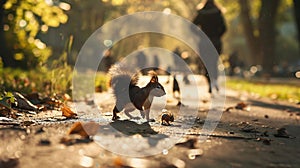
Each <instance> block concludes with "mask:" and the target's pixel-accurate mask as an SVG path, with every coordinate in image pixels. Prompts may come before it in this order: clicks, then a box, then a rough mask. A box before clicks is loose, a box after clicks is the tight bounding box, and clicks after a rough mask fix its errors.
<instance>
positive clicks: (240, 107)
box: [225, 102, 250, 112]
mask: <svg viewBox="0 0 300 168" xmlns="http://www.w3.org/2000/svg"><path fill="white" fill-rule="evenodd" d="M232 109H237V110H244V111H250V106H249V104H247V103H245V102H239V103H237V104H236V105H235V106H230V107H228V108H226V109H225V112H230V110H232Z"/></svg>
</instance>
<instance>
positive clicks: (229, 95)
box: [0, 77, 300, 168]
mask: <svg viewBox="0 0 300 168" xmlns="http://www.w3.org/2000/svg"><path fill="white" fill-rule="evenodd" d="M190 79H191V84H190V85H185V84H184V83H183V82H182V80H181V78H180V77H179V78H178V80H179V84H180V86H181V90H182V95H183V97H182V102H183V104H185V105H186V106H185V107H177V106H176V104H177V100H176V99H174V98H173V97H172V96H171V94H170V90H171V85H170V83H169V84H167V78H166V77H160V82H161V83H163V85H164V86H165V87H166V90H167V93H168V94H167V95H168V96H167V97H164V98H162V99H157V100H156V101H155V102H154V107H153V108H152V110H151V116H152V118H154V119H156V122H153V123H149V124H147V123H144V122H143V120H127V119H126V115H123V114H122V113H121V119H122V120H120V121H117V122H112V121H111V117H112V116H111V109H112V108H113V105H114V104H113V103H114V99H113V98H112V96H111V94H109V93H99V94H96V97H95V98H96V99H95V104H92V103H90V102H78V103H77V105H76V106H73V107H74V108H76V109H77V112H78V116H79V119H72V120H68V121H57V120H53V121H45V122H37V123H36V124H33V125H30V126H28V127H7V126H5V127H4V126H2V127H0V137H1V148H0V149H1V150H0V160H1V162H0V167H4V166H6V167H7V166H9V165H12V167H13V165H16V167H40V166H41V165H43V167H101V168H102V167H126V166H127V167H299V165H300V160H299V158H300V148H299V147H300V141H299V137H300V129H299V128H300V123H299V119H300V118H299V112H300V107H299V105H294V104H289V103H286V102H278V101H271V100H267V99H262V98H260V99H259V98H253V97H251V96H249V95H245V94H240V93H238V92H234V91H230V90H225V89H224V88H221V92H220V93H219V94H216V93H215V94H214V96H213V97H212V98H211V97H210V95H208V94H207V93H206V90H207V85H206V82H205V80H204V78H202V77H196V78H195V79H196V80H195V81H193V78H192V77H190ZM143 81H147V79H145V80H142V82H141V85H143ZM195 86H200V87H195ZM224 91H226V92H224ZM224 98H226V99H224ZM224 101H225V104H224ZM240 102H244V103H247V104H249V106H247V108H245V109H244V110H239V109H235V108H233V109H230V110H228V111H227V112H223V111H224V110H225V109H226V108H228V107H234V106H236V105H237V104H238V103H240ZM89 104H90V105H89ZM162 108H166V109H167V110H168V111H170V112H172V113H173V114H174V115H175V121H174V122H173V123H171V126H162V125H161V124H160V122H159V115H160V113H161V109H162ZM49 113H50V112H49ZM132 115H135V116H138V115H139V113H138V112H133V113H132ZM32 118H34V117H32V116H28V119H29V120H30V119H32ZM78 120H80V121H83V122H84V123H87V122H90V121H94V122H96V123H97V128H98V129H97V133H96V135H94V136H93V140H94V141H93V142H89V141H75V142H74V143H71V144H70V145H65V144H62V143H61V142H60V141H61V139H62V138H63V137H65V136H66V134H67V132H68V130H69V129H70V127H71V126H72V124H73V123H74V122H76V121H78ZM215 126H216V128H215V129H214V127H215ZM279 128H284V129H286V131H283V133H281V134H279V135H281V137H277V136H278V131H277V129H279ZM89 129H90V128H88V129H87V130H89ZM281 130H283V129H281ZM87 132H89V131H87ZM91 132H92V131H91ZM91 134H92V133H91ZM75 136H76V135H75ZM284 136H285V137H284ZM48 142H49V143H48ZM143 156H145V157H143Z"/></svg>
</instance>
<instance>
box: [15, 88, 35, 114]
mask: <svg viewBox="0 0 300 168" xmlns="http://www.w3.org/2000/svg"><path fill="white" fill-rule="evenodd" d="M13 95H14V98H15V102H14V103H13V105H14V107H16V108H18V109H24V110H31V111H39V107H37V106H36V105H34V104H32V103H31V102H30V101H29V100H28V99H26V98H25V97H24V96H23V95H22V94H21V93H18V92H14V93H13Z"/></svg>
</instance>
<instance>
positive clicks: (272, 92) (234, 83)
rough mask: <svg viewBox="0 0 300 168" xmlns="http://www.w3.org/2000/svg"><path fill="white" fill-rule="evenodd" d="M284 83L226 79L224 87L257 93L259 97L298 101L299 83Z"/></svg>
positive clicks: (299, 94)
mask: <svg viewBox="0 0 300 168" xmlns="http://www.w3.org/2000/svg"><path fill="white" fill-rule="evenodd" d="M286 80H288V79H286ZM286 83H287V84H280V83H267V82H254V81H248V80H243V79H227V81H226V87H228V88H230V89H233V90H237V91H246V92H248V93H250V94H254V95H259V96H260V97H267V98H271V99H276V100H285V101H290V102H300V87H299V85H298V86H297V85H295V84H288V82H286Z"/></svg>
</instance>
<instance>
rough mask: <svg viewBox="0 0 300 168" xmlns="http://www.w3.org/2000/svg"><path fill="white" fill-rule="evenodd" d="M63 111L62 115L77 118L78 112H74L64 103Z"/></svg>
mask: <svg viewBox="0 0 300 168" xmlns="http://www.w3.org/2000/svg"><path fill="white" fill-rule="evenodd" d="M60 109H61V111H62V116H65V117H67V118H76V116H77V114H76V113H74V112H73V111H72V110H71V108H70V107H68V106H67V105H65V104H64V105H63V106H62V107H61V108H60Z"/></svg>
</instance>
